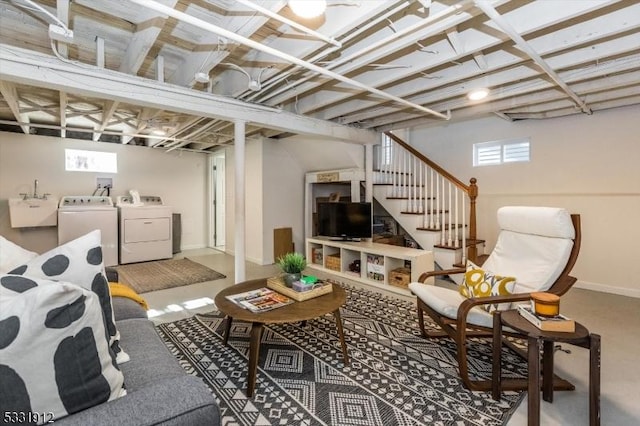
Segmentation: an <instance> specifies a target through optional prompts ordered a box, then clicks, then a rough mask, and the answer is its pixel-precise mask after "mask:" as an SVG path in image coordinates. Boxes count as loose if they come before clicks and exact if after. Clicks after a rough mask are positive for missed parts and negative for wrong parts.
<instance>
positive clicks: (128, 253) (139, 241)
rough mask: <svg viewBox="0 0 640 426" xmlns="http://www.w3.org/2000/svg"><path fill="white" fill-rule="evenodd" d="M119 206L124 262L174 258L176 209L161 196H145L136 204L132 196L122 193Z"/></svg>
mask: <svg viewBox="0 0 640 426" xmlns="http://www.w3.org/2000/svg"><path fill="white" fill-rule="evenodd" d="M116 206H117V207H118V217H119V237H120V263H121V264H125V263H134V262H146V261H149V260H158V259H170V258H171V257H173V240H172V232H173V231H172V215H173V211H172V210H173V209H172V208H171V207H169V206H165V205H164V202H163V201H162V198H161V197H158V196H149V195H142V196H140V203H139V204H136V203H134V200H133V198H132V197H131V196H129V195H125V196H119V197H118V198H117V201H116Z"/></svg>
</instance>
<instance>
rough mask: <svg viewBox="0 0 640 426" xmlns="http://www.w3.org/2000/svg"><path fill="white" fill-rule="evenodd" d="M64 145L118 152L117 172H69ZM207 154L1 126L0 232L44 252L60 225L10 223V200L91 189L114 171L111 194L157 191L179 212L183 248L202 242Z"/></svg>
mask: <svg viewBox="0 0 640 426" xmlns="http://www.w3.org/2000/svg"><path fill="white" fill-rule="evenodd" d="M65 148H72V149H84V150H90V151H105V152H115V153H117V155H118V173H117V174H104V173H89V172H67V171H65V170H64V150H65ZM206 165H207V159H206V155H203V154H196V153H188V152H171V153H165V152H164V151H163V150H159V149H158V150H156V149H149V148H146V147H139V146H130V145H120V144H114V143H104V142H99V143H96V142H91V141H82V140H74V139H62V138H56V137H46V136H34V135H24V134H18V133H6V132H0V234H2V235H3V236H5V237H6V238H8V239H10V240H12V241H14V242H16V243H17V244H19V245H22V246H24V247H25V248H28V249H30V250H33V251H37V252H44V251H46V250H49V249H51V248H53V247H55V246H56V245H57V228H55V227H51V228H19V229H13V228H11V227H10V221H9V211H8V202H7V200H8V199H9V198H16V197H18V194H19V193H21V192H28V193H32V192H33V182H34V180H35V179H38V181H39V189H38V193H44V192H49V193H51V194H53V196H56V197H58V198H59V197H61V196H64V195H91V194H92V193H93V191H94V189H95V187H96V177H97V176H100V177H112V178H113V185H114V189H113V191H112V192H111V196H112V198H113V200H114V202H115V197H116V196H118V195H125V194H127V193H128V191H129V190H130V189H138V190H139V191H140V193H141V194H143V195H159V196H161V197H162V198H163V200H164V202H165V204H167V205H170V206H172V207H173V211H174V213H180V214H181V219H182V248H183V249H188V248H197V247H204V246H206V243H207V240H206V238H207V233H206V226H207V225H206V224H207V216H206V205H207V203H206V200H207V191H206V174H207V170H206V168H207V166H206Z"/></svg>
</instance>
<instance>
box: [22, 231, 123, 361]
mask: <svg viewBox="0 0 640 426" xmlns="http://www.w3.org/2000/svg"><path fill="white" fill-rule="evenodd" d="M9 273H10V274H15V275H23V276H25V277H34V278H44V279H47V280H51V281H66V282H70V283H73V284H76V285H78V286H80V287H82V288H84V289H86V290H90V291H93V292H94V293H96V294H97V295H98V298H99V299H100V305H101V306H102V311H103V312H104V318H105V326H106V327H107V336H108V338H109V344H110V345H111V349H113V351H114V352H115V354H116V357H117V361H118V364H121V363H123V362H127V361H128V360H129V355H127V354H126V353H125V352H124V351H123V350H122V348H120V333H118V329H117V328H116V323H115V318H114V316H113V307H112V305H111V294H110V293H109V283H108V281H107V277H106V275H105V270H104V263H103V261H102V245H101V233H100V230H95V231H91V232H89V233H88V234H86V235H83V236H82V237H80V238H76V239H75V240H72V241H69V242H68V243H66V244H63V245H61V246H58V247H56V248H54V249H53V250H49V251H48V252H46V253H43V254H41V255H40V256H38V257H36V258H34V259H31V260H30V261H29V262H27V263H25V264H24V265H21V266H18V267H17V268H15V269H13V270H11V271H9Z"/></svg>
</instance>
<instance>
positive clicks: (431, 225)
mask: <svg viewBox="0 0 640 426" xmlns="http://www.w3.org/2000/svg"><path fill="white" fill-rule="evenodd" d="M430 174H431V182H430V183H431V191H429V197H436V193H435V191H434V190H433V181H434V178H433V169H430ZM436 202H437V197H436V199H435V200H433V201H431V203H429V211H430V212H431V213H430V214H429V228H431V229H433V228H434V222H433V206H435V205H436Z"/></svg>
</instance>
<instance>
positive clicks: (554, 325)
mask: <svg viewBox="0 0 640 426" xmlns="http://www.w3.org/2000/svg"><path fill="white" fill-rule="evenodd" d="M518 312H519V313H520V315H521V316H522V318H524V319H526V320H527V321H529V322H530V323H531V324H533V325H535V326H536V327H538V328H539V329H540V330H543V331H561V332H570V333H573V332H574V331H576V322H575V321H574V320H572V319H570V318H567V317H566V316H564V315H561V314H558V315H555V316H552V317H545V316H542V315H538V314H536V313H535V312H534V311H533V309H531V306H530V305H518Z"/></svg>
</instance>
